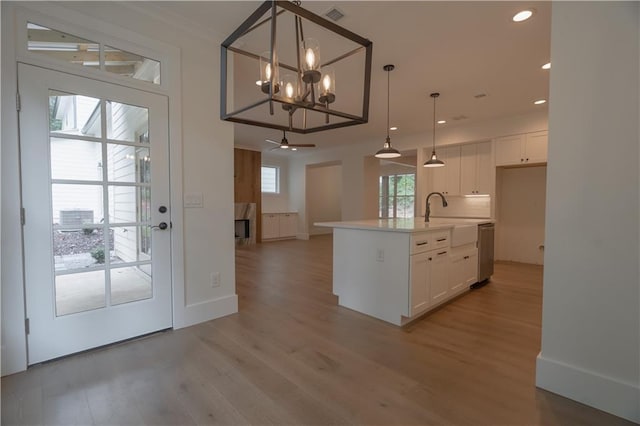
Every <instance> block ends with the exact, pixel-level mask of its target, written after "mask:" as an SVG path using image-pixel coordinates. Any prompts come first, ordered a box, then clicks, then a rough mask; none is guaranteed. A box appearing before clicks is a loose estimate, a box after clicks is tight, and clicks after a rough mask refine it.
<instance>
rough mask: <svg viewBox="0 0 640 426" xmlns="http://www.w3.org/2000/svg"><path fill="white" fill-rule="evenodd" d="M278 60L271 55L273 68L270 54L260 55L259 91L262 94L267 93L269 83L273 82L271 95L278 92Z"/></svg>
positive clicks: (267, 52)
mask: <svg viewBox="0 0 640 426" xmlns="http://www.w3.org/2000/svg"><path fill="white" fill-rule="evenodd" d="M278 77H279V76H278V60H277V59H276V55H275V54H274V55H273V67H272V66H271V52H269V51H266V52H262V54H261V55H260V90H262V93H269V89H270V87H271V82H273V83H274V84H273V93H278V92H279V91H280V85H279V84H278V80H279V78H278Z"/></svg>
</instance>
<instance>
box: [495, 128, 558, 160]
mask: <svg viewBox="0 0 640 426" xmlns="http://www.w3.org/2000/svg"><path fill="white" fill-rule="evenodd" d="M547 145H548V134H547V131H546V130H545V131H541V132H534V133H527V134H523V135H514V136H506V137H503V138H498V139H496V166H513V165H518V164H539V163H546V162H547Z"/></svg>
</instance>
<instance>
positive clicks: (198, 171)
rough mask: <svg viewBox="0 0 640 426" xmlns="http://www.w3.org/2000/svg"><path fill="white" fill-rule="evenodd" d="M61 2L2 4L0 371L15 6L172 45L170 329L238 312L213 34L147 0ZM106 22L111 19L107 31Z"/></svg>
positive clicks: (6, 291) (12, 309)
mask: <svg viewBox="0 0 640 426" xmlns="http://www.w3.org/2000/svg"><path fill="white" fill-rule="evenodd" d="M64 5H65V6H64V7H62V6H61V5H60V4H55V3H37V4H34V3H21V4H19V5H18V4H12V3H7V2H2V19H3V22H2V94H3V97H2V114H3V116H2V129H1V131H2V173H3V175H2V253H3V257H2V374H8V373H12V372H15V371H20V370H21V369H24V368H25V367H26V351H25V349H26V348H25V335H24V318H25V312H24V295H23V291H22V288H23V287H22V286H23V283H22V273H21V266H20V265H21V264H22V258H21V256H20V253H21V241H20V224H19V188H18V183H17V182H18V181H19V180H18V177H19V175H18V169H17V164H18V157H17V130H16V121H17V120H16V118H15V113H14V112H12V109H13V111H15V108H14V102H15V101H14V94H15V92H16V88H15V81H16V76H15V59H14V56H13V55H14V49H13V46H14V44H15V37H14V33H13V32H12V29H11V23H12V22H13V21H12V20H13V10H14V7H19V8H22V7H24V8H27V10H34V12H33V13H36V12H35V11H37V13H40V14H42V15H43V16H54V17H55V20H57V21H61V22H65V23H66V24H67V25H80V26H83V27H82V28H84V31H91V32H94V33H96V34H101V35H106V37H109V38H110V39H111V40H112V41H113V43H117V44H112V45H115V46H118V47H120V46H121V47H122V48H123V49H126V48H127V46H128V44H127V43H136V44H138V45H141V46H144V45H145V44H146V43H150V44H153V43H156V45H160V46H167V47H166V50H167V51H171V52H177V54H176V55H175V57H176V58H179V59H178V61H177V63H174V64H167V63H165V64H163V79H168V80H163V81H170V82H172V83H173V85H170V88H171V93H172V94H170V102H169V105H170V122H169V127H170V129H171V138H172V140H171V147H172V148H171V149H172V151H171V156H172V157H171V162H172V178H171V182H172V201H173V204H172V220H173V224H174V230H173V234H172V238H173V241H174V243H173V244H174V245H173V249H172V253H173V258H174V262H175V265H174V270H173V284H174V306H173V311H174V326H175V327H182V326H187V325H190V324H194V323H197V322H200V321H206V320H209V319H212V318H216V317H219V316H222V315H227V314H229V313H232V312H236V311H237V298H236V295H235V268H234V238H233V126H232V125H231V124H230V123H224V122H221V121H220V120H219V119H218V117H219V111H218V102H217V101H216V100H217V99H218V98H219V93H218V92H219V69H220V66H219V52H218V50H217V49H215V48H212V46H213V47H215V46H218V45H219V43H220V41H221V40H220V39H214V38H212V37H210V36H208V35H207V33H206V32H202V34H200V33H199V32H198V31H197V29H195V28H194V27H193V26H192V25H188V24H186V23H184V22H181V21H180V20H179V19H177V18H175V17H170V16H161V15H159V14H156V15H154V9H153V5H152V4H145V5H137V4H129V5H126V4H123V3H113V2H68V3H64ZM149 13H150V14H151V15H153V17H151V16H150V15H149ZM114 26H117V28H115V30H114ZM128 29H134V31H135V32H133V31H130V30H128ZM178 49H179V50H178ZM175 93H177V96H174V95H175ZM180 147H182V148H181V149H180ZM212 182H215V183H216V184H215V185H213V184H212ZM182 191H184V192H186V193H202V194H203V199H204V207H203V208H190V209H183V208H182V205H181V204H182V203H181V194H182ZM221 224H222V225H221ZM224 224H228V226H226V225H224ZM212 272H220V277H221V285H220V287H216V288H212V287H211V285H210V274H211V273H212Z"/></svg>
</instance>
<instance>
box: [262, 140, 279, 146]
mask: <svg viewBox="0 0 640 426" xmlns="http://www.w3.org/2000/svg"><path fill="white" fill-rule="evenodd" d="M264 141H265V142H269V143H275V144H276V145H280V142H276V141H274V140H271V139H265V140H264Z"/></svg>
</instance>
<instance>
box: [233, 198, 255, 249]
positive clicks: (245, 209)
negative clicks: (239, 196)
mask: <svg viewBox="0 0 640 426" xmlns="http://www.w3.org/2000/svg"><path fill="white" fill-rule="evenodd" d="M234 210H235V212H234V215H235V217H234V219H235V237H236V245H237V246H246V245H251V244H255V243H256V203H235V206H234Z"/></svg>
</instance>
